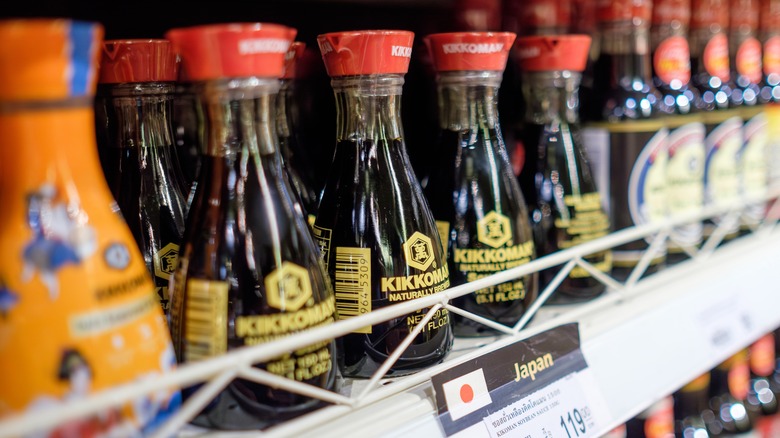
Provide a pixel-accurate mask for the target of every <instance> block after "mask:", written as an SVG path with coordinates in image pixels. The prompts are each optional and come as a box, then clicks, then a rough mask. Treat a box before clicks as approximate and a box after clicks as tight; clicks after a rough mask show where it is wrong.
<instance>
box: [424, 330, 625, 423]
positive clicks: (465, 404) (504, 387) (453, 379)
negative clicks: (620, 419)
mask: <svg viewBox="0 0 780 438" xmlns="http://www.w3.org/2000/svg"><path fill="white" fill-rule="evenodd" d="M431 381H432V383H433V388H434V390H435V392H436V404H437V408H438V411H439V421H440V423H441V425H442V429H443V430H444V433H445V434H446V435H447V436H458V437H466V436H468V437H485V438H498V437H501V438H509V437H522V438H532V437H533V438H535V437H539V438H547V437H561V438H580V437H591V436H600V434H603V433H605V432H607V429H606V428H607V427H608V425H609V422H610V414H609V410H608V408H607V406H606V403H605V402H604V400H603V397H602V396H601V392H600V390H599V388H598V386H597V384H596V381H595V379H594V377H593V374H592V371H591V370H590V369H588V365H587V363H586V362H585V358H584V356H583V355H582V351H581V350H580V348H579V330H578V326H577V324H566V325H563V326H560V327H556V328H554V329H552V330H548V331H546V332H544V333H540V334H538V335H536V336H533V337H531V338H528V339H524V340H522V341H518V342H515V343H513V344H511V345H508V346H506V347H503V348H500V349H498V350H495V351H492V352H490V353H487V354H485V355H483V356H480V357H478V358H476V359H474V360H472V361H469V362H467V363H463V364H460V365H458V366H455V367H453V368H451V369H449V370H446V371H444V372H442V373H440V374H437V375H435V376H433V377H432V378H431Z"/></svg>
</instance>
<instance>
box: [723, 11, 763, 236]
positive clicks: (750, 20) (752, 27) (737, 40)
mask: <svg viewBox="0 0 780 438" xmlns="http://www.w3.org/2000/svg"><path fill="white" fill-rule="evenodd" d="M729 9H730V11H731V12H730V13H729V53H730V54H731V69H732V71H731V74H732V77H733V78H734V82H735V87H734V93H732V99H733V101H734V104H735V105H737V106H739V111H740V114H741V115H742V121H743V127H742V147H741V148H740V151H739V158H738V163H739V165H738V166H739V179H740V192H741V195H742V196H743V197H758V196H763V195H765V194H766V190H767V184H768V181H769V176H768V171H769V169H768V166H767V160H768V153H767V119H766V114H764V104H765V103H766V101H767V99H765V98H764V96H762V95H761V83H762V81H763V67H762V65H761V63H762V60H761V58H762V53H761V42H760V41H759V39H758V36H759V35H758V25H759V0H731V1H730V8H729ZM765 209H766V203H765V202H756V203H751V204H750V205H748V207H747V208H746V209H745V211H744V212H742V216H741V218H740V219H741V221H740V226H741V229H742V232H743V233H744V232H748V231H749V230H750V229H751V228H753V227H755V226H757V225H758V224H760V222H761V221H762V220H763V218H764V212H765Z"/></svg>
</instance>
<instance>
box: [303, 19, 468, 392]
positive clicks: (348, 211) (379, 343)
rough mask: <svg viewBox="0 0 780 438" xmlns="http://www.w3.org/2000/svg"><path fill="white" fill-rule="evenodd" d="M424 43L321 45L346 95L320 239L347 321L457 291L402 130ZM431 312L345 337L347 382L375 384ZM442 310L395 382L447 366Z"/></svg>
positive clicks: (362, 35)
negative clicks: (415, 56)
mask: <svg viewBox="0 0 780 438" xmlns="http://www.w3.org/2000/svg"><path fill="white" fill-rule="evenodd" d="M413 39H414V34H412V33H411V32H406V31H395V30H364V31H354V32H336V33H328V34H324V35H320V36H319V37H318V39H317V41H318V43H319V47H320V51H321V53H322V57H323V60H324V62H325V66H326V68H327V71H328V74H329V75H330V77H331V78H332V81H331V84H332V86H333V90H334V93H335V96H336V109H337V116H338V117H337V125H336V128H337V131H336V135H337V143H336V150H335V153H334V155H333V164H332V165H331V168H330V173H329V176H328V180H327V182H326V184H325V188H324V190H323V193H322V199H321V201H320V205H319V210H318V213H317V219H316V220H315V222H314V233H315V235H316V236H318V237H317V240H318V242H319V245H320V250H321V253H322V257H323V259H324V260H325V263H326V265H327V269H328V273H329V274H330V278H331V280H332V281H333V286H334V290H335V292H336V297H337V299H336V306H337V308H338V315H339V318H340V319H346V318H351V317H354V316H358V315H362V314H365V313H368V312H371V311H372V310H376V309H380V308H382V307H385V306H389V305H392V304H395V303H399V302H403V301H407V300H411V299H414V298H419V297H423V296H426V295H430V294H433V293H436V292H439V291H441V290H444V289H446V288H447V287H449V285H450V280H449V269H448V266H447V263H446V258H445V257H444V250H443V248H442V245H441V239H440V238H439V233H438V230H437V228H436V223H435V222H434V219H433V215H432V214H431V211H430V208H429V207H428V202H427V201H426V200H425V197H424V196H423V193H422V190H421V189H420V186H419V183H418V182H417V178H416V177H415V175H414V173H413V172H412V170H411V169H412V167H411V165H410V163H409V158H408V156H407V154H406V145H405V143H404V135H403V129H402V127H401V117H400V113H401V106H400V104H401V87H402V86H403V82H404V76H403V75H404V74H405V73H406V71H407V68H408V66H409V58H410V56H411V50H412V49H411V48H412V40H413ZM427 310H428V309H422V310H420V311H417V312H414V313H411V314H409V315H404V316H402V317H399V318H393V319H391V320H389V321H387V322H384V323H380V324H376V325H373V326H369V327H364V328H362V329H360V330H358V331H356V332H355V333H351V334H348V335H346V336H344V337H342V338H341V341H340V344H339V346H340V349H339V353H340V356H339V365H340V368H341V370H342V373H343V374H344V375H345V376H352V377H369V376H371V375H372V373H374V372H375V371H376V370H377V369H378V368H379V367H380V366H381V365H382V363H383V362H384V361H385V360H386V359H387V358H388V357H389V356H390V355H391V354H392V353H393V351H394V350H395V349H396V348H397V347H398V346H399V345H400V344H401V343H402V342H403V340H404V338H405V337H406V336H407V335H408V334H409V333H410V332H411V331H412V330H413V329H414V328H415V326H416V325H417V323H419V322H420V321H421V320H422V319H423V317H424V315H425V313H426V312H427ZM452 342H453V335H452V327H451V325H450V319H449V315H448V313H447V311H446V310H444V309H442V310H439V311H438V312H435V315H433V317H432V318H431V319H430V320H429V321H428V322H427V323H426V324H425V325H424V327H423V329H422V331H421V332H420V333H419V335H417V336H416V337H415V338H414V340H413V341H412V343H411V345H409V347H408V348H407V349H406V350H405V351H404V352H403V353H402V354H401V356H400V358H399V359H398V361H396V362H395V363H394V364H393V365H392V367H391V368H390V370H389V372H388V375H391V376H396V375H402V374H408V373H412V372H414V371H417V370H420V369H422V368H425V367H427V366H431V365H434V364H436V363H439V362H441V361H442V360H443V359H444V357H445V356H446V355H447V353H448V352H449V350H450V348H451V347H452Z"/></svg>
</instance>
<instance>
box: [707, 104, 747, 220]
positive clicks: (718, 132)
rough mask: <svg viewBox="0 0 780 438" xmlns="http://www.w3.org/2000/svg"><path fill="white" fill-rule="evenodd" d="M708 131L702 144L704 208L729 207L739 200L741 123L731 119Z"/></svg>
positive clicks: (736, 118)
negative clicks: (704, 154) (710, 206)
mask: <svg viewBox="0 0 780 438" xmlns="http://www.w3.org/2000/svg"><path fill="white" fill-rule="evenodd" d="M708 130H709V134H707V138H706V140H705V148H706V161H705V165H704V196H705V201H706V203H707V204H708V205H709V204H714V205H729V204H731V203H734V202H737V201H738V200H739V153H740V148H741V147H742V119H741V118H740V117H738V116H735V117H731V118H729V119H727V120H725V121H723V122H721V123H719V124H717V125H709V126H708Z"/></svg>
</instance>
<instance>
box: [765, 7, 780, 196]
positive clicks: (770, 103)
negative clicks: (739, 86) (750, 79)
mask: <svg viewBox="0 0 780 438" xmlns="http://www.w3.org/2000/svg"><path fill="white" fill-rule="evenodd" d="M760 31H761V32H760V39H761V44H762V53H763V57H762V65H763V68H764V82H763V85H764V87H763V88H762V89H761V96H762V98H763V99H764V100H766V102H767V104H766V106H765V108H764V112H765V113H766V118H767V129H768V131H767V154H768V157H769V158H768V161H767V162H768V163H769V173H768V175H767V176H768V179H769V181H768V184H769V187H770V188H772V189H773V190H777V188H778V187H780V0H764V1H762V2H761V21H760Z"/></svg>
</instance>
